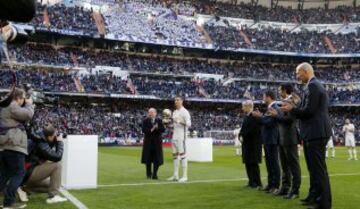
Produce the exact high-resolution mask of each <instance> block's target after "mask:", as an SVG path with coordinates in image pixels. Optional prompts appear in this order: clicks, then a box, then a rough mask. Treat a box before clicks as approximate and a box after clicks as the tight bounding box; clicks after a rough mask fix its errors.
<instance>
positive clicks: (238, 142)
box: [234, 125, 242, 156]
mask: <svg viewBox="0 0 360 209" xmlns="http://www.w3.org/2000/svg"><path fill="white" fill-rule="evenodd" d="M240 130H241V128H240V126H239V125H237V126H236V129H235V130H234V136H235V138H234V141H235V144H234V146H235V150H236V155H238V156H241V153H242V152H241V151H242V150H241V145H242V144H241V141H242V140H241V139H240V138H241V137H240V136H239V134H240Z"/></svg>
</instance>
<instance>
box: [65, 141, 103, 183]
mask: <svg viewBox="0 0 360 209" xmlns="http://www.w3.org/2000/svg"><path fill="white" fill-rule="evenodd" d="M97 164H98V136H96V135H91V136H85V135H84V136H82V135H69V136H68V138H67V139H65V140H64V155H63V159H62V166H63V168H62V169H63V170H62V186H63V187H64V188H65V189H91V188H96V187H97Z"/></svg>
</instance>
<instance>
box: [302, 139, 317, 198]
mask: <svg viewBox="0 0 360 209" xmlns="http://www.w3.org/2000/svg"><path fill="white" fill-rule="evenodd" d="M303 149H304V157H305V162H306V168H307V169H308V171H309V179H310V187H309V193H308V196H307V198H309V199H311V200H315V199H316V198H318V197H316V194H315V187H316V186H315V185H316V183H317V182H315V181H314V176H313V175H314V173H311V172H310V163H311V162H310V157H309V149H308V148H307V146H306V143H305V142H304V144H303Z"/></svg>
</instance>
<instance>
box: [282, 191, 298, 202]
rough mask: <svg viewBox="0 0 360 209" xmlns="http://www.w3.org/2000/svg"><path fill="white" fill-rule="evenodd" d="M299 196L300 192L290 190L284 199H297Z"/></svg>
mask: <svg viewBox="0 0 360 209" xmlns="http://www.w3.org/2000/svg"><path fill="white" fill-rule="evenodd" d="M297 198H299V193H298V192H290V193H289V194H287V195H286V196H284V199H287V200H293V199H297Z"/></svg>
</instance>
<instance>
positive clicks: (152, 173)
mask: <svg viewBox="0 0 360 209" xmlns="http://www.w3.org/2000/svg"><path fill="white" fill-rule="evenodd" d="M151 165H153V170H151ZM158 170H159V165H158V164H157V163H146V176H147V177H148V178H151V177H157V172H158Z"/></svg>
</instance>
